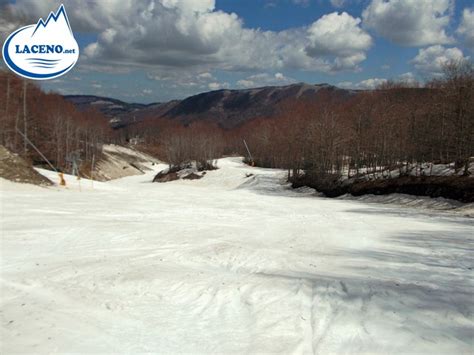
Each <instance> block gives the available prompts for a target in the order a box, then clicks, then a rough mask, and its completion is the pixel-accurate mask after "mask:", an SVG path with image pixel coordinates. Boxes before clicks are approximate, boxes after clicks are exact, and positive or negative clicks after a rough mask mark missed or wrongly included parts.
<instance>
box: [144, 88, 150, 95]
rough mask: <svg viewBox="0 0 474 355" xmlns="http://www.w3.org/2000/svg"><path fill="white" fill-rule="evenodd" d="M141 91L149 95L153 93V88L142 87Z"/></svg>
mask: <svg viewBox="0 0 474 355" xmlns="http://www.w3.org/2000/svg"><path fill="white" fill-rule="evenodd" d="M142 93H143V94H144V95H150V94H152V93H153V90H151V89H143V90H142Z"/></svg>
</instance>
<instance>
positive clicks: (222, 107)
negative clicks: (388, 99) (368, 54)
mask: <svg viewBox="0 0 474 355" xmlns="http://www.w3.org/2000/svg"><path fill="white" fill-rule="evenodd" d="M357 92H358V91H357V90H348V89H342V88H338V87H336V86H333V85H329V84H326V83H322V84H307V83H303V82H301V83H295V84H290V85H285V86H263V87H258V88H249V89H219V90H213V91H208V92H203V93H199V94H196V95H192V96H189V97H187V98H185V99H182V100H172V101H168V102H163V103H160V102H156V103H151V104H138V103H127V102H124V101H121V100H117V99H113V98H107V97H100V96H94V95H66V96H64V97H65V98H66V99H67V100H68V101H70V102H72V103H74V104H75V105H76V106H77V107H78V108H79V109H80V110H85V109H88V108H92V107H94V108H96V109H98V110H99V111H100V112H102V113H103V114H104V115H105V116H107V117H108V118H109V119H110V124H111V126H112V127H114V128H120V127H125V126H128V125H130V124H133V123H135V122H139V121H142V120H144V119H147V118H168V119H174V120H178V121H179V122H181V123H183V124H190V123H192V122H194V121H202V120H206V121H213V122H215V123H217V124H218V125H219V126H221V127H223V128H234V127H237V126H239V125H241V124H243V123H245V122H246V121H249V120H251V119H253V118H257V117H271V116H275V115H276V114H277V113H278V112H279V104H281V103H282V102H284V101H285V100H288V99H301V98H304V99H314V100H318V99H321V97H322V95H321V94H322V93H326V94H327V95H329V96H331V97H336V98H338V99H345V98H348V97H350V96H352V95H354V94H355V93H357Z"/></svg>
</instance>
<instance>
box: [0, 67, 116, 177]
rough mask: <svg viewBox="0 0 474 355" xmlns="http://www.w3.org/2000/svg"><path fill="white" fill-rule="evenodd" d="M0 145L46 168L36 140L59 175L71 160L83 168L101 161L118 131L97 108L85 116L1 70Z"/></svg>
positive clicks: (67, 103) (62, 99)
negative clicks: (106, 148)
mask: <svg viewBox="0 0 474 355" xmlns="http://www.w3.org/2000/svg"><path fill="white" fill-rule="evenodd" d="M0 87H1V88H2V89H3V90H1V93H2V94H1V95H0V144H1V145H3V146H5V147H6V148H7V149H9V150H10V151H12V152H14V153H17V154H20V155H21V156H22V157H24V158H26V159H28V160H30V161H32V162H34V163H35V164H45V161H44V159H43V158H42V157H41V155H40V154H38V152H37V151H36V150H35V149H34V148H33V146H32V145H31V144H30V143H29V142H31V143H32V144H33V145H34V146H35V147H36V148H37V149H38V150H40V151H41V152H42V154H43V155H44V156H45V157H46V158H47V159H48V160H49V161H50V162H51V163H52V164H53V166H55V168H56V169H58V170H60V171H68V172H69V171H70V169H71V168H72V166H71V164H72V160H74V159H80V161H81V165H82V167H84V166H87V165H90V164H91V163H92V160H93V159H96V161H97V160H98V159H100V156H101V152H102V144H103V143H106V142H109V141H110V139H111V137H112V136H113V132H112V130H111V129H110V127H109V124H108V119H107V118H105V117H104V116H103V115H101V114H100V113H98V112H97V111H95V110H90V111H85V112H81V111H78V110H77V109H76V108H75V106H74V105H73V104H72V103H69V102H67V101H66V100H65V99H64V98H63V97H62V96H61V95H58V94H53V93H45V92H43V91H42V90H41V89H40V88H39V87H38V86H36V85H35V84H34V83H33V82H31V81H27V80H24V79H21V78H19V77H17V76H15V75H13V74H11V73H9V72H6V71H0Z"/></svg>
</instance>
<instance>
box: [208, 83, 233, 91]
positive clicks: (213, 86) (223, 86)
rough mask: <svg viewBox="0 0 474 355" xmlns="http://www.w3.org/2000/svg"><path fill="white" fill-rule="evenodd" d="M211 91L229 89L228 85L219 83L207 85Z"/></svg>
mask: <svg viewBox="0 0 474 355" xmlns="http://www.w3.org/2000/svg"><path fill="white" fill-rule="evenodd" d="M207 86H208V87H209V89H211V90H219V89H227V88H229V87H230V84H229V83H219V82H212V83H209V84H208V85H207Z"/></svg>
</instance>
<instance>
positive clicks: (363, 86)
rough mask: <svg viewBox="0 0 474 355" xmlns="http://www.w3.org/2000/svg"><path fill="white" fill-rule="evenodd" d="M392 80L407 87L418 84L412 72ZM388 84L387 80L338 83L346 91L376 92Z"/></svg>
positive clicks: (373, 79) (372, 79)
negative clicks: (375, 90)
mask: <svg viewBox="0 0 474 355" xmlns="http://www.w3.org/2000/svg"><path fill="white" fill-rule="evenodd" d="M391 80H392V81H395V82H399V83H402V84H404V85H406V86H415V85H416V84H417V82H418V81H417V80H416V78H415V75H414V74H413V73H412V72H407V73H403V74H401V75H398V76H397V77H396V78H393V79H391ZM387 82H389V80H388V79H385V78H369V79H365V80H362V81H359V82H358V83H353V82H352V81H342V82H340V83H338V84H337V86H339V87H341V88H345V89H357V90H374V89H376V88H378V87H379V86H380V85H383V84H386V83H387Z"/></svg>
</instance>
